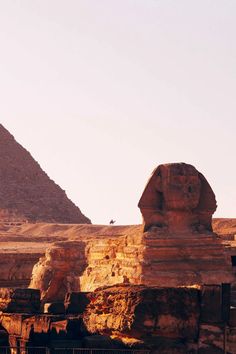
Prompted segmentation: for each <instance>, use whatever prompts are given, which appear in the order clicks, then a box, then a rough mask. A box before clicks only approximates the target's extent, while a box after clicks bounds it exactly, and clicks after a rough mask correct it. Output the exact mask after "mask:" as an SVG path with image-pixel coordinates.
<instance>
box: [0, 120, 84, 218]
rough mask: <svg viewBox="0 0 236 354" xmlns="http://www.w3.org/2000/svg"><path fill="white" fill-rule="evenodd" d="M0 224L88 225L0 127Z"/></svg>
mask: <svg viewBox="0 0 236 354" xmlns="http://www.w3.org/2000/svg"><path fill="white" fill-rule="evenodd" d="M0 185H1V193H0V223H2V224H4V225H8V224H17V223H23V222H58V223H77V224H81V223H83V224H85V223H90V220H89V219H88V218H87V217H85V216H84V215H83V214H82V213H81V211H80V209H79V208H78V207H76V206H75V205H74V204H73V203H72V202H71V201H70V200H69V199H68V198H67V196H66V193H65V191H63V190H62V189H61V188H60V187H59V186H58V185H57V184H55V183H54V182H53V181H52V180H51V179H50V178H49V177H48V176H47V174H46V173H45V172H44V171H43V170H42V169H41V167H40V166H39V164H38V163H37V162H36V161H35V160H34V159H33V157H32V156H31V155H30V153H29V152H28V151H27V150H25V149H24V148H23V147H22V146H21V145H20V144H18V143H17V142H16V141H15V139H14V137H13V136H12V135H11V134H10V133H9V132H8V131H7V130H6V129H5V128H4V127H3V126H2V125H1V124H0Z"/></svg>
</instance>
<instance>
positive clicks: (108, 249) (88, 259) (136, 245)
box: [29, 233, 142, 302]
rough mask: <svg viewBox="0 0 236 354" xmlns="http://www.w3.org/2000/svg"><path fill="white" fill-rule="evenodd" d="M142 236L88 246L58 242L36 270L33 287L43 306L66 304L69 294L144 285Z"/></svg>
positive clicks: (96, 240) (97, 240)
mask: <svg viewBox="0 0 236 354" xmlns="http://www.w3.org/2000/svg"><path fill="white" fill-rule="evenodd" d="M141 261H142V244H141V233H140V235H137V233H136V235H128V236H118V237H117V238H105V237H104V235H103V236H100V237H98V238H94V240H89V241H87V242H79V241H65V242H57V243H56V244H54V245H53V246H52V247H50V248H48V249H47V250H46V254H45V257H41V258H40V261H39V262H38V263H37V264H36V265H35V266H34V268H33V272H32V278H31V282H30V285H29V287H30V288H35V289H40V291H41V298H42V300H43V302H53V301H63V300H64V297H65V295H66V293H68V292H73V291H84V292H87V291H93V290H94V289H96V288H98V287H100V286H104V285H114V284H117V283H121V284H122V283H131V284H140V279H141V278H140V276H141Z"/></svg>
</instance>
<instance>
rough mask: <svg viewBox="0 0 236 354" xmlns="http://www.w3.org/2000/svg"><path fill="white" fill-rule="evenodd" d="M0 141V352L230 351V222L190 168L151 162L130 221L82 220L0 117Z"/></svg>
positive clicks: (235, 330)
mask: <svg viewBox="0 0 236 354" xmlns="http://www.w3.org/2000/svg"><path fill="white" fill-rule="evenodd" d="M0 146H2V150H1V153H0V163H1V166H3V167H4V168H3V167H2V169H1V171H2V172H1V174H0V181H1V183H2V184H1V187H0V188H3V191H2V193H1V198H2V200H0V204H1V206H0V208H1V210H2V213H0V215H1V216H2V217H1V220H0V255H1V257H0V266H1V272H0V353H1V350H5V349H2V348H1V347H3V346H7V347H8V349H9V346H11V348H12V349H11V352H12V353H16V354H18V353H35V354H36V353H38V352H37V351H36V350H37V349H36V348H37V347H41V349H40V353H45V354H46V353H49V352H56V353H57V352H58V353H59V352H60V353H61V351H60V350H63V353H64V352H65V353H67V352H68V353H69V352H70V353H71V351H70V350H72V349H73V348H77V349H76V351H74V352H76V353H82V349H85V348H89V350H90V353H91V354H95V353H96V350H95V348H101V349H105V348H106V349H108V352H107V353H110V352H111V350H116V351H117V353H118V351H119V350H123V349H125V350H126V351H127V350H130V351H131V352H132V350H135V351H136V354H138V350H141V353H142V354H149V353H158V354H160V353H161V354H185V353H189V354H211V353H212V354H218V353H222V354H223V353H226V352H227V353H228V354H234V353H236V341H235V337H236V290H235V289H236V281H235V267H236V244H235V242H236V241H234V240H235V234H236V221H235V220H222V219H217V220H215V221H214V220H213V222H212V215H213V213H214V211H215V209H216V201H215V195H214V193H213V191H212V189H211V187H210V185H209V184H208V182H207V180H206V179H205V177H204V176H203V175H202V174H201V173H200V172H198V171H197V170H196V169H195V168H194V167H193V166H191V165H189V164H184V163H174V164H167V165H160V166H159V167H157V168H156V169H155V170H154V172H153V174H152V176H151V178H150V180H149V182H148V184H147V186H146V187H145V189H144V192H143V194H142V196H141V199H140V201H139V207H140V210H141V213H142V215H143V225H142V226H141V225H133V226H105V225H91V224H89V222H90V220H89V219H87V218H86V217H84V216H83V215H82V214H81V212H80V210H79V209H78V208H77V207H75V206H74V205H73V203H72V202H70V201H69V200H68V199H67V197H66V195H65V193H64V192H63V191H62V190H61V189H60V187H58V186H57V185H55V184H54V182H52V181H51V180H50V179H49V178H48V176H47V175H46V174H45V173H44V172H43V171H42V170H41V169H40V167H39V165H38V164H37V163H36V162H35V161H34V160H33V159H32V157H31V156H30V154H29V153H28V152H27V151H26V150H24V149H23V148H22V147H21V146H20V145H19V144H17V143H16V142H15V140H14V138H13V137H12V136H11V135H10V134H9V133H8V132H7V131H6V130H5V129H4V128H3V127H2V126H1V127H0ZM4 156H5V157H6V159H5V157H4ZM21 166H22V168H21ZM14 171H17V174H16V173H15V172H14ZM58 205H60V206H58ZM49 222H50V223H49ZM82 223H83V224H82ZM212 226H213V228H212ZM42 347H43V348H42ZM29 348H30V349H29ZM55 348H58V349H55ZM60 348H65V349H60ZM78 348H79V349H78ZM8 349H6V350H7V351H3V352H4V353H8ZM38 350H39V349H38ZM93 350H94V352H93ZM131 352H128V354H131Z"/></svg>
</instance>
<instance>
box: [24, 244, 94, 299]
mask: <svg viewBox="0 0 236 354" xmlns="http://www.w3.org/2000/svg"><path fill="white" fill-rule="evenodd" d="M86 266H87V259H86V256H85V243H84V242H76V241H68V242H58V243H55V245H54V246H53V247H51V248H49V249H47V251H46V254H45V257H43V258H40V260H39V262H38V263H37V264H36V265H35V266H34V268H33V273H32V280H31V283H30V285H29V287H30V288H33V289H40V291H41V298H42V300H43V302H51V301H60V300H63V299H64V297H65V294H66V293H68V292H73V291H76V290H78V289H80V281H79V276H80V275H81V274H82V273H83V271H84V270H85V268H86Z"/></svg>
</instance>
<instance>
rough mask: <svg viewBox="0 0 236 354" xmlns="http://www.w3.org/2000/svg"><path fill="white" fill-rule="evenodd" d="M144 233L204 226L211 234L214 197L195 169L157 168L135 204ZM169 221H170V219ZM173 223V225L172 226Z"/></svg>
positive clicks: (181, 166) (175, 165)
mask: <svg viewBox="0 0 236 354" xmlns="http://www.w3.org/2000/svg"><path fill="white" fill-rule="evenodd" d="M139 208H140V210H141V212H142V215H143V219H144V229H146V230H147V229H148V228H149V227H151V226H164V225H165V226H168V225H170V223H171V227H172V229H174V228H175V226H176V229H177V228H178V227H179V226H181V224H182V226H184V225H185V226H189V227H192V226H193V225H195V226H197V225H198V226H200V225H202V226H204V227H205V228H207V229H209V230H211V218H212V214H213V212H214V211H215V209H216V201H215V195H214V193H213V191H212V189H211V187H210V185H209V184H208V182H207V181H206V179H205V178H204V176H203V175H202V174H201V173H199V172H198V171H197V170H196V169H195V167H193V166H192V165H189V164H185V163H172V164H165V165H160V166H158V167H157V168H156V169H155V170H154V171H153V174H152V176H151V178H150V179H149V181H148V183H147V185H146V187H145V190H144V192H143V194H142V196H141V199H140V201H139ZM171 218H172V219H171ZM174 222H176V225H175V224H174Z"/></svg>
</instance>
